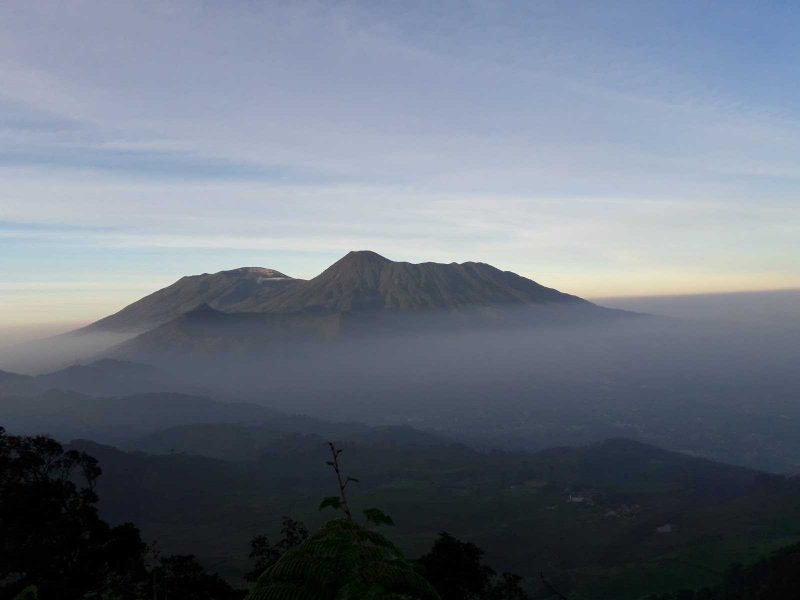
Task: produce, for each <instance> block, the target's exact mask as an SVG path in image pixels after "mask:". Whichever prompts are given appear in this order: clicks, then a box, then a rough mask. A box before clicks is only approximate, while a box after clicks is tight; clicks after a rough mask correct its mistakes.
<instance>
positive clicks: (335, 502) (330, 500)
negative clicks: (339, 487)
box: [319, 496, 342, 510]
mask: <svg viewBox="0 0 800 600" xmlns="http://www.w3.org/2000/svg"><path fill="white" fill-rule="evenodd" d="M329 506H330V507H331V508H334V509H336V510H339V509H340V508H341V507H342V499H341V498H339V496H328V497H327V498H323V499H322V502H320V504H319V509H320V510H322V509H323V508H327V507H329Z"/></svg>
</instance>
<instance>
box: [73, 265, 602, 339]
mask: <svg viewBox="0 0 800 600" xmlns="http://www.w3.org/2000/svg"><path fill="white" fill-rule="evenodd" d="M513 306H517V307H525V306H542V307H544V306H547V307H562V306H580V307H583V308H586V309H591V308H596V309H597V310H602V309H600V307H595V305H593V304H592V303H590V302H588V301H586V300H583V299H582V298H579V297H577V296H573V295H570V294H565V293H563V292H560V291H558V290H555V289H553V288H548V287H545V286H543V285H540V284H539V283H536V282H535V281H533V280H531V279H528V278H526V277H522V276H521V275H517V274H516V273H513V272H511V271H503V270H500V269H498V268H496V267H493V266H492V265H489V264H486V263H483V262H464V263H455V262H452V263H436V262H422V263H410V262H397V261H392V260H390V259H388V258H386V257H384V256H382V255H380V254H378V253H377V252H373V251H371V250H357V251H351V252H348V253H347V254H346V255H345V256H343V257H342V258H340V259H339V260H338V261H336V262H335V263H333V264H332V265H331V266H329V267H328V268H326V269H325V270H324V271H322V273H320V274H319V275H317V276H316V277H313V278H311V279H308V280H304V279H295V278H292V277H289V276H287V275H285V274H283V273H282V272H280V271H277V270H275V269H267V268H263V267H240V268H237V269H231V270H229V271H220V272H218V273H213V274H208V273H204V274H202V275H191V276H186V277H182V278H181V279H179V280H178V281H176V282H175V283H173V284H172V285H170V286H167V287H166V288H163V289H161V290H158V291H156V292H154V293H152V294H150V295H148V296H146V297H144V298H142V299H140V300H138V301H136V302H134V303H132V304H130V305H129V306H127V307H125V308H123V309H122V310H121V311H119V312H117V313H115V314H113V315H110V316H108V317H105V318H104V319H101V320H99V321H97V322H95V323H93V324H91V325H89V326H87V327H86V328H84V329H83V330H79V331H130V332H132V333H135V334H138V333H142V332H144V331H148V330H151V329H153V328H155V327H159V326H161V325H164V324H166V323H168V322H170V321H172V320H173V319H176V318H178V317H181V316H182V315H187V314H193V315H198V314H201V313H203V314H211V312H212V311H213V312H214V313H222V314H225V313H234V314H251V315H253V314H259V315H264V316H270V315H271V316H274V317H293V318H299V317H302V315H315V316H328V317H334V316H336V315H341V316H348V317H352V316H355V315H359V314H366V313H370V314H373V315H374V314H381V313H387V314H400V313H416V312H422V311H428V312H430V311H438V312H441V311H445V312H450V313H453V312H455V313H458V312H465V311H471V310H474V309H479V310H483V309H487V308H493V307H494V308H500V307H504V308H508V307H513Z"/></svg>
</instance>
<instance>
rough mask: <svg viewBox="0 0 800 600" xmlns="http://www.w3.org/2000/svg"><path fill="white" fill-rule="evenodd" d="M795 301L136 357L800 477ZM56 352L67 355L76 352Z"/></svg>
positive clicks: (483, 426)
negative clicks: (637, 443)
mask: <svg viewBox="0 0 800 600" xmlns="http://www.w3.org/2000/svg"><path fill="white" fill-rule="evenodd" d="M798 299H800V293H796V292H795V293H781V294H778V295H774V294H764V295H758V294H747V295H735V296H730V297H728V296H723V297H720V296H719V295H714V296H706V297H692V298H690V299H687V298H675V299H664V298H662V299H642V300H627V301H625V302H622V301H617V302H615V303H614V304H615V306H620V307H624V308H627V309H634V310H640V311H643V312H648V313H651V314H652V313H662V314H671V315H679V317H677V316H671V317H660V316H652V317H651V316H638V317H629V318H622V319H612V320H607V321H601V322H597V323H584V324H582V325H575V326H568V325H563V324H559V325H558V326H552V327H543V326H536V327H530V328H525V327H521V326H515V327H503V328H486V327H481V328H480V329H475V330H471V329H469V328H466V329H464V330H461V331H452V330H450V331H443V330H430V331H425V330H424V329H421V328H419V327H415V328H413V333H408V332H406V333H403V332H402V331H395V332H393V333H388V332H387V331H385V330H382V331H381V332H380V334H377V333H376V334H375V335H359V336H358V337H349V338H348V337H345V338H342V339H332V340H326V341H322V342H319V341H317V342H305V343H298V344H286V345H284V346H281V348H280V350H279V351H276V350H275V348H271V349H270V351H269V353H264V354H257V353H252V352H250V351H248V352H242V351H230V352H227V351H226V352H219V353H214V352H211V353H209V352H204V353H202V354H197V355H191V356H175V355H170V354H159V355H157V356H156V355H151V356H139V357H137V360H139V361H143V362H149V363H150V364H152V365H155V366H156V367H157V369H158V370H159V371H160V372H161V373H162V374H163V379H162V381H170V389H172V390H175V389H183V390H186V391H191V392H192V393H195V394H203V395H205V396H209V397H212V398H215V399H218V400H225V401H245V402H251V403H256V404H260V405H263V406H266V407H269V408H272V409H276V410H279V411H282V412H285V413H301V414H306V415H311V416H314V417H318V418H323V419H328V420H333V421H359V422H364V423H368V424H398V423H402V424H410V425H413V426H415V427H419V428H422V429H427V430H434V431H437V432H440V433H444V434H446V435H449V436H451V437H453V438H455V439H460V440H464V441H468V442H469V443H471V444H473V445H478V446H483V447H500V448H506V449H540V448H545V447H550V446H555V445H571V444H581V443H587V442H592V441H598V440H602V439H606V438H610V437H628V438H635V439H639V440H642V441H646V442H650V443H654V444H656V445H660V446H662V447H665V448H670V449H674V450H679V451H684V452H689V453H694V454H698V455H703V456H707V457H710V458H714V459H717V460H723V461H728V462H733V463H738V464H745V465H750V466H757V467H759V468H765V469H771V470H776V471H784V472H787V471H791V472H797V471H800V438H799V437H798V436H797V435H796V432H797V426H798V424H800V402H798V399H799V398H798V396H799V395H800V394H799V392H800V372H799V371H798V369H797V366H796V365H797V363H798V358H800V356H798V354H799V352H798V349H800V318H798V317H800V302H798ZM659 309H660V310H659ZM512 321H513V320H512ZM101 341H103V340H100V339H93V340H91V342H92V343H99V342H101ZM105 341H106V342H108V341H111V340H105ZM87 346H88V343H87ZM53 348H54V350H56V351H60V352H63V355H62V356H63V357H66V356H67V355H68V353H69V352H70V349H69V348H68V347H67V346H64V347H63V348H62V347H59V346H57V345H54V347H53ZM57 353H58V352H53V353H51V354H50V355H49V356H50V357H51V358H52V357H53V356H55V355H56V354H57ZM106 383H107V382H106ZM154 391H155V390H154ZM125 393H126V391H125V390H124V389H120V392H119V394H118V395H124V394H125Z"/></svg>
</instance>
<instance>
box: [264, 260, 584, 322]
mask: <svg viewBox="0 0 800 600" xmlns="http://www.w3.org/2000/svg"><path fill="white" fill-rule="evenodd" d="M558 303H568V304H588V302H586V301H585V300H581V299H580V298H578V297H576V296H570V295H569V294H563V293H561V292H559V291H557V290H554V289H551V288H546V287H544V286H542V285H539V284H538V283H536V282H535V281H531V280H530V279H526V278H525V277H521V276H519V275H517V274H515V273H512V272H510V271H501V270H500V269H497V268H495V267H492V266H491V265H487V264H484V263H476V262H466V263H462V264H458V263H450V264H440V263H433V262H427V263H420V264H412V263H407V262H394V261H391V260H389V259H387V258H384V257H383V256H381V255H379V254H376V253H375V252H370V251H367V250H365V251H360V252H350V253H348V254H347V255H346V256H345V257H343V258H342V259H340V260H339V261H337V262H336V263H334V264H333V265H331V266H330V267H328V268H327V269H326V270H325V271H323V272H322V273H321V274H320V275H318V276H317V277H314V278H313V279H311V280H309V281H307V282H305V283H303V284H302V285H298V286H294V287H292V288H291V289H287V290H285V291H284V292H283V293H281V294H277V295H275V296H274V297H272V298H270V299H269V300H268V302H267V303H266V304H265V305H264V306H263V307H262V309H261V310H263V311H267V312H285V313H293V312H314V313H338V312H346V313H352V312H359V311H375V310H384V311H411V310H431V309H448V310H456V309H464V308H475V307H485V306H493V305H507V304H518V305H522V304H558Z"/></svg>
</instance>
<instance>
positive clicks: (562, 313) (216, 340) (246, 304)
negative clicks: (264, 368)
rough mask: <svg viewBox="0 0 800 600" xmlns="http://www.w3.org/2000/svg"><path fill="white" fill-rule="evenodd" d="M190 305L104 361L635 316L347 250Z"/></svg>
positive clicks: (523, 283)
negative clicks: (304, 269) (276, 282)
mask: <svg viewBox="0 0 800 600" xmlns="http://www.w3.org/2000/svg"><path fill="white" fill-rule="evenodd" d="M179 283H180V282H179ZM176 285H177V284H176ZM261 289H262V288H259V290H261ZM145 300H147V299H145ZM140 302H143V301H140ZM190 304H191V305H192V307H191V309H190V310H188V311H187V312H184V313H183V314H181V315H180V316H177V317H176V318H174V319H172V320H170V321H168V322H166V323H162V324H161V325H159V326H157V327H155V328H153V329H151V330H149V331H147V332H145V333H143V334H140V335H139V336H138V337H136V338H133V339H131V340H128V341H126V342H124V343H123V344H121V345H120V346H118V347H117V348H115V349H113V350H112V351H111V352H110V353H109V356H113V357H116V358H125V359H132V360H147V359H148V357H150V359H152V356H153V355H155V354H158V353H165V354H168V355H204V356H207V355H218V354H220V353H231V352H234V353H235V352H240V353H241V354H248V353H249V354H253V353H256V354H274V353H275V352H276V351H279V352H284V351H285V350H286V348H287V347H288V346H291V345H292V344H294V343H297V342H307V341H321V340H328V339H332V338H342V337H343V336H346V335H348V334H368V335H372V336H373V337H374V336H375V335H376V334H386V333H398V332H411V331H431V330H437V329H446V330H448V331H454V330H469V329H474V328H482V327H498V326H505V327H509V326H510V327H515V328H516V327H520V326H522V327H525V326H534V325H536V326H539V325H551V324H574V323H580V322H586V321H596V320H598V319H609V318H618V317H621V316H625V315H630V314H632V313H625V312H623V311H616V310H611V309H606V308H603V307H600V306H596V305H594V304H592V303H591V302H588V301H586V300H583V299H581V298H578V297H576V296H572V295H570V294H564V293H562V292H559V291H557V290H554V289H551V288H547V287H544V286H542V285H540V284H538V283H536V282H535V281H532V280H530V279H526V278H525V277H521V276H519V275H516V274H515V273H511V272H509V271H501V270H499V269H497V268H495V267H492V266H491V265H487V264H484V263H475V262H467V263H462V264H457V263H451V264H439V263H430V262H429V263H421V264H411V263H407V262H394V261H391V260H389V259H387V258H384V257H383V256H380V255H379V254H376V253H375V252H370V251H359V252H350V253H348V254H347V255H346V256H344V257H343V258H342V259H340V260H339V261H337V262H336V263H334V264H333V265H331V266H330V267H329V268H328V269H326V270H325V271H323V272H322V273H321V274H320V275H318V276H317V277H314V278H313V279H310V280H308V281H302V280H291V284H289V285H287V284H283V287H282V288H281V289H280V290H277V291H274V292H273V291H272V288H271V292H270V293H269V294H263V293H261V292H259V295H256V296H252V297H250V298H249V299H244V298H243V297H241V296H238V297H237V302H236V303H230V302H229V303H227V304H224V305H223V304H222V303H221V301H220V300H216V301H215V302H203V301H202V298H200V297H195V298H194V300H193V301H192V302H189V301H188V300H187V299H186V298H183V303H182V305H183V306H189V305H190ZM135 306H136V304H134V305H131V307H129V308H132V307H135ZM128 310H129V309H124V310H123V311H122V312H121V313H118V314H123V313H125V312H126V311H128ZM137 310H138V309H137ZM170 310H173V309H172V308H171V309H170ZM160 314H166V311H161V312H160ZM109 318H114V317H109ZM104 321H105V320H104ZM104 321H99V322H98V323H97V324H95V326H99V325H100V324H102V323H104Z"/></svg>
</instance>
